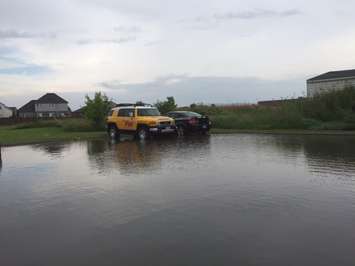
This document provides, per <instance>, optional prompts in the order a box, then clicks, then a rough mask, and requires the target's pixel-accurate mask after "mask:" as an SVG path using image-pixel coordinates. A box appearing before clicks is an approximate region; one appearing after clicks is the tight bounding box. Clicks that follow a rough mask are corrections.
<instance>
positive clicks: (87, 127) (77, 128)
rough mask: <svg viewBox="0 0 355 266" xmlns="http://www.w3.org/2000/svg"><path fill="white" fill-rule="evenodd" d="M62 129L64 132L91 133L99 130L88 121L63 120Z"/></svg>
mask: <svg viewBox="0 0 355 266" xmlns="http://www.w3.org/2000/svg"><path fill="white" fill-rule="evenodd" d="M61 127H62V128H63V130H64V131H68V132H89V131H96V130H97V129H96V128H95V127H94V126H93V125H92V123H91V122H90V121H88V120H86V119H70V120H63V121H62V122H61Z"/></svg>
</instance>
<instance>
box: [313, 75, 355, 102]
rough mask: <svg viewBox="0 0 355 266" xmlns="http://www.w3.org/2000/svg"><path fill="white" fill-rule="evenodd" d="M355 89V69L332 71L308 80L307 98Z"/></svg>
mask: <svg viewBox="0 0 355 266" xmlns="http://www.w3.org/2000/svg"><path fill="white" fill-rule="evenodd" d="M348 87H355V69H350V70H341V71H331V72H327V73H324V74H321V75H319V76H316V77H314V78H311V79H308V80H307V96H308V97H313V96H315V95H317V94H321V93H325V92H329V91H336V90H343V89H345V88H348Z"/></svg>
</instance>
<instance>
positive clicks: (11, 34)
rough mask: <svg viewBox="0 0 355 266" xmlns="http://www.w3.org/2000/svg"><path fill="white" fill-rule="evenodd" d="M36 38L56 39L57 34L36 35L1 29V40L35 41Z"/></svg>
mask: <svg viewBox="0 0 355 266" xmlns="http://www.w3.org/2000/svg"><path fill="white" fill-rule="evenodd" d="M34 38H49V39H53V38H56V33H53V32H47V33H43V32H42V33H34V32H27V31H18V30H13V29H6V30H3V29H0V39H34Z"/></svg>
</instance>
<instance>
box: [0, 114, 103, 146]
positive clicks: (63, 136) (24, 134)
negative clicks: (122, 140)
mask: <svg viewBox="0 0 355 266" xmlns="http://www.w3.org/2000/svg"><path fill="white" fill-rule="evenodd" d="M105 136H106V132H105V131H103V130H100V131H98V130H95V129H94V128H92V127H91V125H90V124H89V123H88V122H87V121H85V120H83V119H70V120H50V121H37V122H32V123H26V124H19V125H15V126H7V127H5V126H2V127H0V143H1V144H2V145H5V146H7V145H20V144H30V143H40V142H50V141H65V140H85V139H94V138H103V137H105Z"/></svg>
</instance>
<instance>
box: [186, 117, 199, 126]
mask: <svg viewBox="0 0 355 266" xmlns="http://www.w3.org/2000/svg"><path fill="white" fill-rule="evenodd" d="M188 122H189V124H190V125H193V126H195V125H197V124H198V120H197V118H196V117H191V118H190V119H189V121H188Z"/></svg>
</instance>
